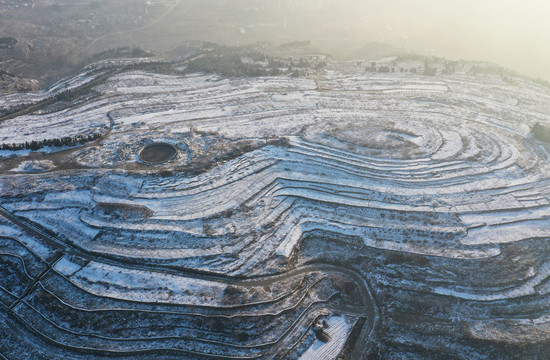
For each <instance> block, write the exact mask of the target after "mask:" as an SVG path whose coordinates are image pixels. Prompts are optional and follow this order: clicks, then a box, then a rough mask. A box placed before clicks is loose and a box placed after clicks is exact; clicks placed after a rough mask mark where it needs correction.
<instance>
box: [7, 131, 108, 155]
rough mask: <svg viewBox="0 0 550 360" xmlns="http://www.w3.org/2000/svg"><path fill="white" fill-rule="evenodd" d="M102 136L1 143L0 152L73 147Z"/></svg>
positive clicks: (91, 135)
mask: <svg viewBox="0 0 550 360" xmlns="http://www.w3.org/2000/svg"><path fill="white" fill-rule="evenodd" d="M101 136H102V134H100V133H94V134H89V135H78V136H65V137H60V138H55V139H44V140H39V141H36V140H33V141H31V142H28V141H27V142H25V143H18V144H16V143H13V144H10V143H3V144H1V145H0V150H11V151H14V150H25V149H29V150H38V149H41V148H43V147H45V146H57V147H60V146H75V145H77V144H85V143H88V142H91V141H94V140H97V139H99V138H100V137H101Z"/></svg>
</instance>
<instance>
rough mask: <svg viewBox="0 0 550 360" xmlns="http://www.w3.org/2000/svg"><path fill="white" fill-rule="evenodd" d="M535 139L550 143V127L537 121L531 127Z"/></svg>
mask: <svg viewBox="0 0 550 360" xmlns="http://www.w3.org/2000/svg"><path fill="white" fill-rule="evenodd" d="M531 132H532V133H533V136H534V137H535V139H538V140H541V141H544V142H547V143H550V128H549V127H547V126H544V125H542V124H540V123H536V124H535V126H533V129H531Z"/></svg>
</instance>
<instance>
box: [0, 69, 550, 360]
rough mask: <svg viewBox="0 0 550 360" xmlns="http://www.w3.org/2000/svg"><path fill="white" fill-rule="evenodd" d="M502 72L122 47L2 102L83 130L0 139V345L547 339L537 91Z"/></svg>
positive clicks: (541, 95) (544, 113) (478, 344)
mask: <svg viewBox="0 0 550 360" xmlns="http://www.w3.org/2000/svg"><path fill="white" fill-rule="evenodd" d="M105 73H106V70H105V69H104V68H102V67H101V66H97V67H96V68H94V70H93V71H92V70H90V73H88V74H87V75H86V76H90V77H94V76H95V77H97V76H99V75H98V74H105ZM81 76H84V75H81ZM505 80H506V81H504V80H503V79H502V78H501V77H498V76H490V75H484V76H477V77H476V76H472V75H468V74H467V73H465V72H464V73H460V72H458V73H456V74H454V75H442V76H438V77H428V76H422V75H412V74H397V73H391V74H369V73H363V71H362V70H361V68H360V67H359V66H355V65H354V63H338V62H333V63H329V65H328V67H327V69H326V71H325V73H324V75H319V76H311V77H309V78H290V77H286V76H280V77H260V78H247V79H241V78H239V79H222V78H219V77H217V76H214V75H204V74H193V75H185V76H184V75H162V74H158V73H154V72H147V71H143V70H131V69H125V70H119V71H116V72H112V75H109V77H107V78H106V79H105V81H103V82H101V83H99V84H97V85H94V86H93V88H91V89H90V91H93V93H94V96H93V97H86V96H84V97H81V98H80V99H84V100H80V101H78V102H76V103H74V104H72V105H63V104H61V105H59V104H58V107H56V108H55V111H54V110H52V111H42V112H41V111H40V110H35V111H34V112H31V113H25V114H21V115H19V116H13V117H12V118H10V119H9V120H6V121H4V122H3V123H1V134H0V135H2V136H0V139H2V141H4V142H7V141H10V140H8V139H9V138H10V134H17V135H16V136H17V139H20V140H18V141H21V142H25V141H32V140H35V141H41V140H47V137H48V136H50V137H59V136H72V137H75V136H79V135H87V134H95V133H100V134H101V136H100V138H99V139H98V140H97V141H94V142H88V143H82V144H77V145H74V146H65V147H61V148H59V147H58V148H56V147H45V148H43V149H40V150H38V151H30V150H19V151H7V150H3V151H1V152H0V155H1V156H2V159H1V160H0V174H1V175H0V189H1V194H2V197H1V200H0V202H1V204H0V205H1V207H0V242H1V244H2V245H1V247H0V249H1V254H0V258H1V260H0V264H2V267H1V268H0V269H1V272H2V274H1V276H0V317H1V318H2V321H0V334H1V339H2V340H0V354H1V356H2V357H3V358H7V359H21V358H25V359H42V358H48V359H84V358H85V359H94V358H108V357H116V358H128V359H130V358H132V359H134V358H144V359H163V358H165V359H173V358H178V359H179V358H182V359H207V358H214V359H299V358H302V359H316V358H319V356H323V357H324V358H327V359H328V358H330V359H366V358H391V359H439V358H468V359H488V358H490V359H544V358H548V355H547V354H550V310H549V308H548V304H549V303H550V281H549V279H550V261H549V254H550V245H549V244H550V242H549V241H548V240H549V238H550V231H549V230H548V229H550V172H549V170H550V166H549V164H550V162H549V160H548V144H545V143H543V142H540V141H538V140H535V139H534V138H533V136H532V135H531V133H530V131H531V128H532V127H533V126H534V124H535V123H540V124H543V125H544V124H545V125H550V91H548V89H545V88H543V87H540V86H538V85H535V84H532V83H529V82H527V81H525V80H522V79H519V78H517V79H515V78H512V79H505ZM79 81H84V83H85V82H86V79H84V78H78V79H70V80H68V83H70V84H75V83H77V84H78V82H79ZM78 86H83V85H78ZM59 87H60V88H62V87H63V84H60V85H59ZM50 91H52V92H55V91H56V90H55V89H53V90H50ZM35 96H36V98H37V99H38V100H36V101H42V100H41V99H40V95H39V94H37V95H35ZM27 98H28V97H27ZM27 98H25V99H22V100H21V101H23V100H24V101H28V99H27ZM4 103H5V104H7V103H8V100H5V101H4ZM14 103H15V104H16V103H17V101H16V99H14V98H10V99H9V104H11V105H10V106H12V105H13V104H14ZM48 106H50V109H51V104H50V105H48ZM52 119H55V122H54V123H52V121H53V120H52ZM50 124H53V125H52V126H54V127H55V129H56V130H55V131H51V129H50ZM57 124H60V125H59V126H58V125H57ZM152 143H166V144H170V145H172V146H173V147H174V149H175V150H176V152H177V153H176V155H175V156H174V157H173V158H171V159H169V160H168V161H166V162H163V163H159V164H154V163H150V162H149V163H148V162H143V161H142V160H141V159H140V157H139V156H138V153H139V151H140V150H141V149H142V148H144V147H147V146H148V145H149V144H152ZM323 320H325V323H326V325H327V327H326V329H325V330H324V331H325V332H326V333H327V334H328V335H329V336H330V340H329V341H328V342H326V343H323V342H321V341H320V340H318V339H316V336H315V333H314V331H313V324H314V323H315V322H316V321H323ZM316 352H317V353H316ZM320 354H323V355H320ZM316 356H317V357H316Z"/></svg>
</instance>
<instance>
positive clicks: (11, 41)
mask: <svg viewBox="0 0 550 360" xmlns="http://www.w3.org/2000/svg"><path fill="white" fill-rule="evenodd" d="M15 45H17V40H16V39H15V38H12V37H2V38H0V49H13V48H14V47H15Z"/></svg>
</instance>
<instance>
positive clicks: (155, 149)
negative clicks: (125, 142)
mask: <svg viewBox="0 0 550 360" xmlns="http://www.w3.org/2000/svg"><path fill="white" fill-rule="evenodd" d="M177 152H178V150H177V149H176V147H175V146H174V145H171V144H167V143H152V144H149V145H146V146H144V147H143V148H142V149H141V150H140V151H139V153H138V156H139V158H140V159H141V161H143V162H146V163H148V164H162V163H164V162H167V161H169V160H172V159H173V158H174V157H175V156H176V154H177Z"/></svg>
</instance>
